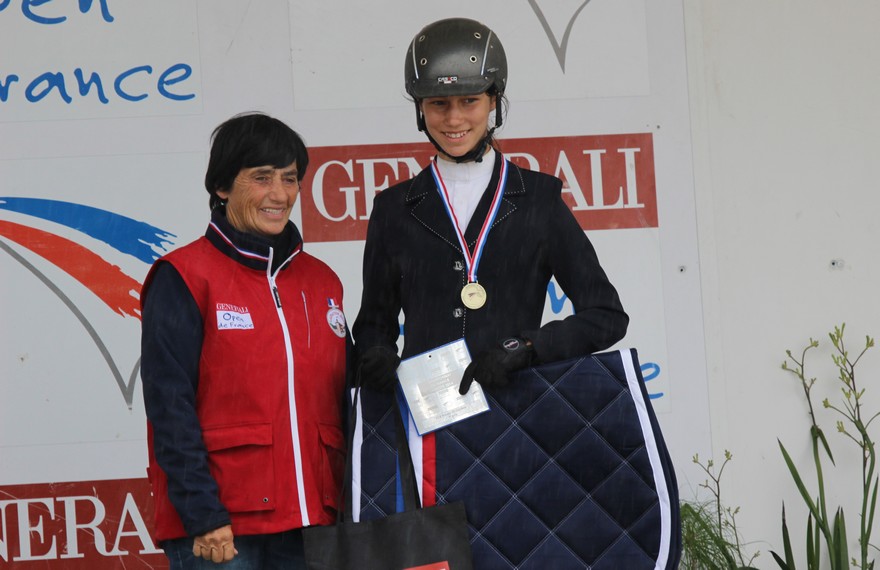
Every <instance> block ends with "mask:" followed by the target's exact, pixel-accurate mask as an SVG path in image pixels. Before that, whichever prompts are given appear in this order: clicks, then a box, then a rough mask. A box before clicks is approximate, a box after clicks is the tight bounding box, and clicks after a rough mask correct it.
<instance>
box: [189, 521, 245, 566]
mask: <svg viewBox="0 0 880 570" xmlns="http://www.w3.org/2000/svg"><path fill="white" fill-rule="evenodd" d="M232 538H233V537H232V525H226V526H221V527H220V528H215V529H214V530H212V531H211V532H207V533H205V534H203V535H201V536H197V537H196V538H195V539H194V540H193V555H194V556H195V557H196V558H204V559H205V560H210V561H211V562H217V563H220V562H228V561H229V560H232V559H233V557H235V555H236V554H238V550H236V549H235V544H234V543H233V541H232Z"/></svg>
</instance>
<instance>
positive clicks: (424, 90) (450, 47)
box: [404, 18, 507, 162]
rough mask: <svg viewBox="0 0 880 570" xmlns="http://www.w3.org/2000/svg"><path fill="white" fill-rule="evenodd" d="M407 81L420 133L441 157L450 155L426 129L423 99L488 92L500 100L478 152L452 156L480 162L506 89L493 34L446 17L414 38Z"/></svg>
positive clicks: (498, 121) (463, 20) (478, 25)
mask: <svg viewBox="0 0 880 570" xmlns="http://www.w3.org/2000/svg"><path fill="white" fill-rule="evenodd" d="M404 79H405V82H406V92H407V94H409V96H410V97H412V98H413V100H414V101H415V105H416V123H417V125H418V127H419V130H420V131H424V132H425V134H427V135H428V140H430V141H431V143H432V144H433V145H434V147H435V148H437V150H438V151H440V152H442V153H443V154H447V153H446V152H445V151H443V149H442V148H441V147H440V145H438V144H437V142H436V141H435V140H434V139H433V138H432V137H431V135H430V134H429V133H428V129H427V127H426V126H425V118H424V116H423V115H422V109H421V106H420V102H421V100H422V99H424V98H426V97H449V96H458V95H474V94H478V93H484V92H488V93H489V94H490V95H494V96H496V97H497V99H496V104H495V126H494V127H492V128H491V129H489V130H488V132H487V133H486V136H485V137H483V139H482V140H481V141H480V143H479V144H478V145H477V147H476V148H474V149H472V150H471V151H469V152H468V153H466V154H464V155H462V156H450V158H452V159H453V160H455V161H456V162H465V161H468V160H475V159H476V160H480V159H481V158H482V156H483V153H484V152H485V150H486V145H488V144H489V141H491V140H492V133H494V132H495V129H496V128H498V127H500V126H501V121H502V113H501V97H502V96H503V95H504V89H505V87H506V86H507V57H506V56H505V54H504V47H503V46H502V45H501V41H500V40H499V39H498V37H497V36H496V35H495V33H494V32H493V31H492V30H490V29H489V28H488V27H487V26H485V25H484V24H481V23H480V22H477V21H475V20H469V19H467V18H448V19H445V20H438V21H437V22H434V23H432V24H428V25H427V26H425V27H424V28H422V30H421V31H420V32H419V33H418V34H416V36H415V37H414V38H413V40H412V42H411V43H410V46H409V49H408V50H407V52H406V62H405V66H404ZM447 156H449V155H448V154H447Z"/></svg>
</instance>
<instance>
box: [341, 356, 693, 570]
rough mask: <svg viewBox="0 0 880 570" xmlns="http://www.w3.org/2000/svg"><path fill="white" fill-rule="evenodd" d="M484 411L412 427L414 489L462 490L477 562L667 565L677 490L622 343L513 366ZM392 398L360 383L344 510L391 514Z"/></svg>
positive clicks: (440, 498) (677, 546) (449, 493)
mask: <svg viewBox="0 0 880 570" xmlns="http://www.w3.org/2000/svg"><path fill="white" fill-rule="evenodd" d="M486 393H487V397H488V399H489V404H490V406H491V410H490V411H489V412H485V413H483V414H480V415H478V416H475V417H472V418H470V419H467V420H464V421H462V422H459V423H457V424H454V425H452V426H449V427H447V428H444V429H441V430H438V431H437V432H434V434H433V435H430V434H429V435H428V436H426V437H423V438H422V437H419V436H418V435H417V434H416V433H415V430H414V428H413V427H412V424H411V427H410V436H411V437H410V445H411V448H412V454H413V460H414V463H415V464H416V467H417V475H418V476H419V477H420V478H421V486H422V492H423V496H424V495H426V494H428V495H429V494H430V493H431V492H432V491H433V493H434V496H435V498H436V501H437V503H441V504H442V503H447V502H452V501H457V500H462V501H464V503H465V507H466V511H467V516H468V523H469V526H470V536H471V544H472V547H473V552H474V567H475V568H478V569H480V570H491V569H495V568H499V569H505V568H521V569H535V570H546V569H548V568H553V569H567V568H590V569H594V570H600V569H602V570H621V569H626V570H639V569H658V570H666V569H674V568H676V567H677V565H678V560H679V556H680V551H681V531H680V523H679V516H678V515H679V505H678V489H677V486H676V481H675V473H674V471H673V467H672V463H671V460H670V458H669V453H668V451H667V449H666V445H665V443H664V441H663V437H662V434H661V432H660V427H659V425H658V423H657V418H656V416H655V414H654V411H653V408H652V406H651V402H650V399H649V398H648V395H647V392H646V390H645V386H644V382H643V379H642V375H641V369H640V366H639V363H638V357H637V354H636V351H635V350H634V349H629V350H621V351H615V352H607V353H602V354H594V355H590V356H585V357H582V358H576V359H571V360H566V361H561V362H555V363H551V364H546V365H541V366H538V367H535V368H529V369H527V370H523V371H521V372H518V373H516V374H514V375H512V377H511V381H510V383H509V384H508V385H507V386H506V387H503V388H497V389H489V390H486ZM391 402H392V396H391V395H385V394H376V393H374V392H369V391H367V390H363V391H362V392H361V404H360V406H359V407H360V410H359V412H360V413H359V421H358V425H357V429H356V432H355V437H354V448H353V452H354V453H353V456H354V460H353V477H352V486H353V487H352V491H353V492H352V497H354V499H353V505H352V507H353V510H354V511H355V517H356V518H360V519H361V520H368V519H373V518H377V517H380V516H385V515H386V514H388V513H391V512H397V511H398V510H400V505H401V501H400V497H399V488H398V484H397V468H396V452H395V444H394V422H393V419H394V417H393V414H392V413H391V410H392V408H391V407H390V406H391Z"/></svg>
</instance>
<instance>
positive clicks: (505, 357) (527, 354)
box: [458, 337, 535, 395]
mask: <svg viewBox="0 0 880 570" xmlns="http://www.w3.org/2000/svg"><path fill="white" fill-rule="evenodd" d="M534 354H535V349H534V347H532V343H531V341H529V340H526V339H523V338H519V337H511V338H508V339H504V340H503V341H501V344H500V345H499V346H497V347H495V348H490V349H489V350H486V351H484V352H481V353H480V354H478V355H477V357H476V358H474V359H473V360H472V361H471V363H470V364H468V367H467V368H466V369H465V371H464V376H462V378H461V384H460V385H459V387H458V393H459V394H461V395H464V394H467V393H468V390H470V389H471V383H472V382H473V381H474V380H476V381H477V382H479V383H480V384H481V385H483V386H484V387H485V386H505V385H507V375H508V374H509V373H511V372H513V371H515V370H520V369H521V368H525V367H527V366H529V364H531V363H532V358H533V357H534Z"/></svg>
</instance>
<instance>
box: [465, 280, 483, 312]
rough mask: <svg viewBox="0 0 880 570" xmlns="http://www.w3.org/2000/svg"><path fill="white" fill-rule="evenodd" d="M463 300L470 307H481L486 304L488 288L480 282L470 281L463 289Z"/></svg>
mask: <svg viewBox="0 0 880 570" xmlns="http://www.w3.org/2000/svg"><path fill="white" fill-rule="evenodd" d="M461 302H462V303H464V306H465V307H467V308H468V309H479V308H480V307H482V306H483V305H485V304H486V290H485V289H483V286H482V285H480V284H479V283H476V282H472V283H468V284H467V285H465V286H464V287H463V288H462V290H461Z"/></svg>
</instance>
